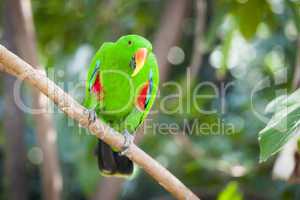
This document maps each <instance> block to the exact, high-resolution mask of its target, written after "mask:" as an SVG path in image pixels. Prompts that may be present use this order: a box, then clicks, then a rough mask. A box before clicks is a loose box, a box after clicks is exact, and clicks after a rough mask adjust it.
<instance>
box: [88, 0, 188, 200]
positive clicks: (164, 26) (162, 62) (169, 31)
mask: <svg viewBox="0 0 300 200" xmlns="http://www.w3.org/2000/svg"><path fill="white" fill-rule="evenodd" d="M190 2H191V0H169V1H167V2H166V3H165V8H164V11H163V14H162V18H161V22H160V26H159V28H158V31H157V33H156V35H155V39H154V44H153V46H154V52H155V55H156V58H157V60H158V65H159V68H160V80H161V82H164V81H165V80H166V79H167V77H168V73H169V71H170V70H169V66H170V65H169V63H168V61H167V55H168V52H169V49H170V48H171V47H173V46H175V45H176V44H177V43H178V42H179V40H180V38H181V35H182V28H183V27H182V24H183V21H184V17H185V13H186V9H187V7H188V4H190ZM170 19H172V20H170ZM137 135H139V136H142V135H143V134H137ZM138 140H139V141H140V140H141V137H139V138H138ZM123 183H124V179H120V178H106V177H105V178H103V179H102V180H101V182H100V183H99V186H98V189H97V192H96V193H95V195H94V196H93V198H92V199H93V200H96V199H109V200H114V199H118V197H119V195H120V191H121V189H122V185H123Z"/></svg>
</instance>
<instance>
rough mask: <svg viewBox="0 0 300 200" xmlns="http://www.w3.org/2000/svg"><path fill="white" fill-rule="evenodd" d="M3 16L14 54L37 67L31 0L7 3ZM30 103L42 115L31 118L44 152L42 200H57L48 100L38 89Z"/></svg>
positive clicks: (59, 185) (8, 0)
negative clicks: (33, 120)
mask: <svg viewBox="0 0 300 200" xmlns="http://www.w3.org/2000/svg"><path fill="white" fill-rule="evenodd" d="M5 13H6V15H5V18H6V21H7V24H8V26H9V27H10V29H9V30H10V31H9V36H10V37H11V41H12V42H13V44H14V45H15V47H16V49H15V50H16V53H17V54H18V55H19V56H21V57H22V58H24V59H25V60H26V61H27V62H28V63H30V64H31V65H33V66H35V67H36V68H39V64H38V57H37V50H36V39H35V30H34V23H33V19H32V11H31V2H30V0H6V1H5ZM39 69H40V68H39ZM41 70H42V69H41ZM32 100H33V102H32V106H33V108H34V109H39V110H42V109H43V110H44V111H43V113H42V114H34V115H33V117H34V119H35V125H36V133H37V138H38V143H39V146H40V148H41V149H42V152H43V164H42V180H43V198H44V199H46V200H48V199H49V200H57V199H60V193H61V190H62V178H61V173H60V168H59V161H58V157H57V145H56V134H57V133H56V131H55V129H54V125H53V121H52V118H51V115H50V114H49V113H47V107H46V106H47V98H46V97H45V96H44V95H42V94H41V93H40V92H38V91H37V90H33V91H32ZM8 130H9V129H8Z"/></svg>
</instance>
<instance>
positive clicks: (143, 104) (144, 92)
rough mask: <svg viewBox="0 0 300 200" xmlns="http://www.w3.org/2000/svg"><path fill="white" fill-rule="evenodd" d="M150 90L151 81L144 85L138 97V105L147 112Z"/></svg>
mask: <svg viewBox="0 0 300 200" xmlns="http://www.w3.org/2000/svg"><path fill="white" fill-rule="evenodd" d="M148 89H149V81H147V83H145V85H143V87H142V89H141V90H140V93H139V96H138V97H137V101H136V104H137V107H138V108H139V109H140V110H145V107H146V100H147V95H148Z"/></svg>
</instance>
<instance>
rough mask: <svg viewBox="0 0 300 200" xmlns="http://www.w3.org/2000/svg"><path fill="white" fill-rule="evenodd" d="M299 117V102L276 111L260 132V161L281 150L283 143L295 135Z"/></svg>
mask: <svg viewBox="0 0 300 200" xmlns="http://www.w3.org/2000/svg"><path fill="white" fill-rule="evenodd" d="M299 117H300V106H299V104H294V105H292V106H289V107H286V109H281V110H280V111H279V112H277V113H275V115H274V116H273V117H272V118H271V120H270V121H269V123H268V124H267V126H266V127H265V128H264V129H263V130H261V131H260V133H259V138H258V140H259V145H260V162H262V161H265V160H267V159H268V158H269V157H270V156H272V155H274V154H275V153H277V152H278V151H280V150H281V148H282V147H283V145H284V144H286V143H287V142H288V140H289V139H290V138H291V137H292V136H294V135H295V132H296V130H297V128H298V126H299V123H300V121H299Z"/></svg>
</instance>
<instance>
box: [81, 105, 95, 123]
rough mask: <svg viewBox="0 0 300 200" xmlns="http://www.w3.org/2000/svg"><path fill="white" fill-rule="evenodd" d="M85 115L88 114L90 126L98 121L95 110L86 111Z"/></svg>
mask: <svg viewBox="0 0 300 200" xmlns="http://www.w3.org/2000/svg"><path fill="white" fill-rule="evenodd" d="M84 112H85V114H88V116H89V117H88V120H89V125H90V124H91V123H94V122H95V121H96V119H97V114H96V112H95V111H94V110H93V109H86V110H85V111H84Z"/></svg>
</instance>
